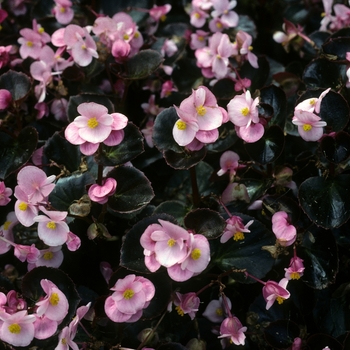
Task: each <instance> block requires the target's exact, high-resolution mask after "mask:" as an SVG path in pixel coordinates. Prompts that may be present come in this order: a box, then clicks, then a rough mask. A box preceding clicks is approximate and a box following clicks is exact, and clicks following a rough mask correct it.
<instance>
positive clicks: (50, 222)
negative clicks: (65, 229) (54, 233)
mask: <svg viewBox="0 0 350 350" xmlns="http://www.w3.org/2000/svg"><path fill="white" fill-rule="evenodd" d="M46 227H47V228H49V229H50V230H54V229H55V228H56V224H55V223H54V222H53V221H49V222H48V223H47V224H46Z"/></svg>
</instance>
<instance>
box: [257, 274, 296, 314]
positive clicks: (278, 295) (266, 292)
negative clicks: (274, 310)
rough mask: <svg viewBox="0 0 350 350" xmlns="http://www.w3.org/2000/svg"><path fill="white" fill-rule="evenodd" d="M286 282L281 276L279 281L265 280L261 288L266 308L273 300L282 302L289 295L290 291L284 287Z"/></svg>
mask: <svg viewBox="0 0 350 350" xmlns="http://www.w3.org/2000/svg"><path fill="white" fill-rule="evenodd" d="M287 284H288V279H287V278H282V279H281V280H280V282H279V283H277V282H275V281H270V280H269V281H267V282H266V283H265V285H264V287H263V289H262V293H263V296H264V299H265V301H266V302H267V304H266V310H268V309H269V308H270V307H271V306H272V305H273V303H274V302H275V300H277V302H278V304H282V303H283V301H284V300H285V299H288V298H289V297H290V293H289V292H288V290H287V289H286V287H287Z"/></svg>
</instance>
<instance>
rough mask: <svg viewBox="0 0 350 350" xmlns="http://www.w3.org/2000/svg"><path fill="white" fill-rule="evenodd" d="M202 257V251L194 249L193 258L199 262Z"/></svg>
mask: <svg viewBox="0 0 350 350" xmlns="http://www.w3.org/2000/svg"><path fill="white" fill-rule="evenodd" d="M200 257H201V250H200V249H198V248H196V249H193V251H192V253H191V258H192V259H193V260H198V259H199V258H200Z"/></svg>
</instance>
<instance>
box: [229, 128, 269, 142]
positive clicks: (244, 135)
mask: <svg viewBox="0 0 350 350" xmlns="http://www.w3.org/2000/svg"><path fill="white" fill-rule="evenodd" d="M235 130H236V134H237V136H238V137H239V138H241V139H242V140H243V141H245V142H247V143H253V142H257V141H259V140H260V139H261V138H262V137H263V135H264V132H265V129H264V126H263V125H262V124H261V123H251V124H250V125H249V126H241V127H240V126H235Z"/></svg>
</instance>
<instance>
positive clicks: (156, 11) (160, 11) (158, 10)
mask: <svg viewBox="0 0 350 350" xmlns="http://www.w3.org/2000/svg"><path fill="white" fill-rule="evenodd" d="M170 10H171V5H169V4H165V5H163V6H157V5H153V7H152V8H151V9H150V10H149V15H150V16H151V17H152V18H153V19H154V20H155V21H159V20H164V19H165V16H166V14H167V13H168V12H170Z"/></svg>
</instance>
